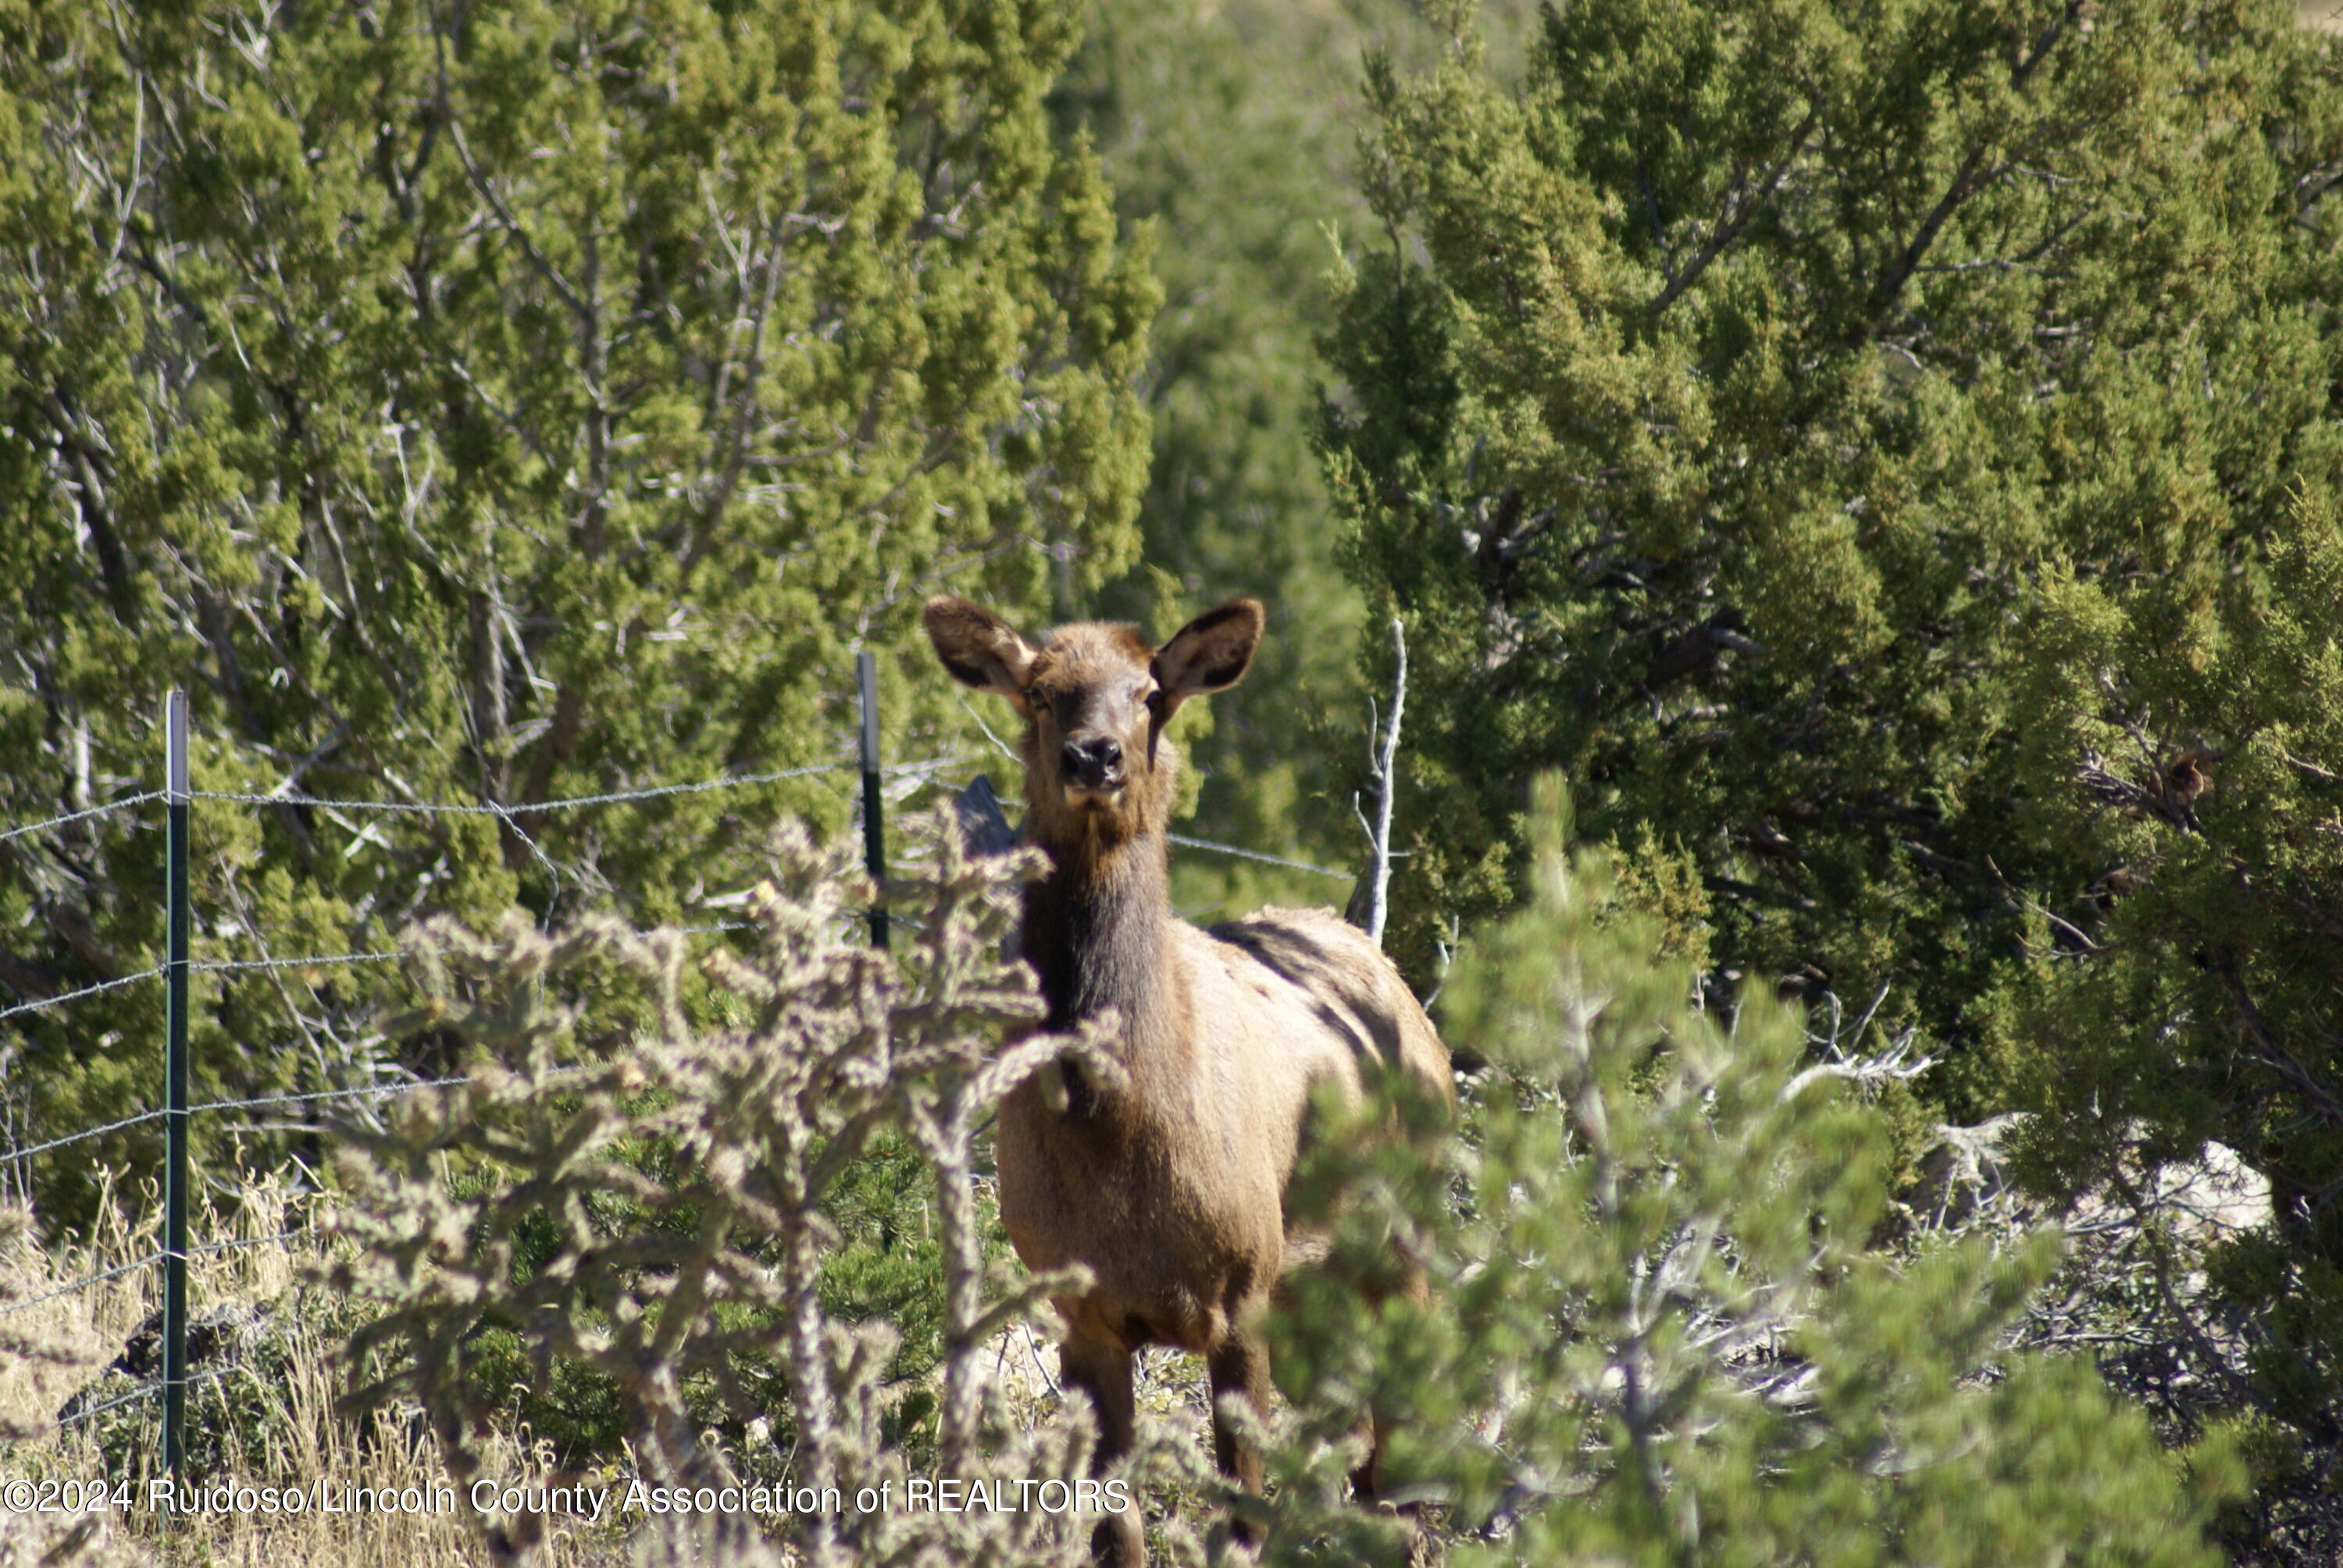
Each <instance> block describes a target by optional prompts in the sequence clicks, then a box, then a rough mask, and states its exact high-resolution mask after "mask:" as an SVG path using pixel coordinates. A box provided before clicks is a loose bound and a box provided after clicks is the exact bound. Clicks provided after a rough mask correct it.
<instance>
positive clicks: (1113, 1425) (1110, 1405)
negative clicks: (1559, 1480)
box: [1058, 1335, 1147, 1568]
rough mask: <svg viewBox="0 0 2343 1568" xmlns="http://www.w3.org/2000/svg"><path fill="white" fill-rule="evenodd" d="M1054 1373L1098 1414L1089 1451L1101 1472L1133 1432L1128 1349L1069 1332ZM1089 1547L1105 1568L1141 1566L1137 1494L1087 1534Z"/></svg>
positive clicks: (1124, 1449)
mask: <svg viewBox="0 0 2343 1568" xmlns="http://www.w3.org/2000/svg"><path fill="white" fill-rule="evenodd" d="M1058 1371H1059V1372H1060V1374H1061V1376H1062V1377H1063V1378H1064V1379H1065V1382H1066V1386H1067V1387H1068V1388H1070V1389H1080V1390H1081V1392H1083V1393H1085V1394H1087V1395H1088V1396H1089V1397H1090V1402H1091V1409H1092V1410H1094V1411H1096V1412H1098V1433H1099V1435H1098V1450H1097V1452H1095V1453H1093V1454H1092V1455H1091V1471H1092V1472H1093V1473H1100V1474H1103V1473H1105V1471H1106V1469H1107V1467H1108V1466H1109V1465H1111V1464H1112V1463H1113V1462H1115V1461H1117V1460H1119V1459H1121V1457H1122V1456H1123V1455H1125V1454H1127V1453H1129V1452H1131V1440H1132V1437H1133V1435H1134V1433H1135V1432H1136V1430H1137V1422H1138V1409H1137V1406H1136V1405H1135V1403H1134V1402H1133V1401H1132V1398H1131V1352H1129V1351H1126V1350H1118V1349H1116V1348H1115V1347H1114V1346H1112V1345H1101V1344H1093V1343H1092V1342H1090V1341H1088V1340H1084V1339H1078V1338H1075V1337H1073V1336H1072V1335H1069V1336H1067V1339H1066V1342H1065V1343H1063V1344H1062V1345H1061V1346H1059V1347H1058ZM1091 1552H1092V1553H1095V1554H1096V1556H1097V1558H1098V1560H1099V1562H1100V1563H1101V1564H1104V1565H1105V1568H1146V1563H1147V1533H1146V1531H1145V1530H1144V1529H1142V1528H1141V1524H1140V1519H1139V1500H1138V1499H1137V1498H1135V1497H1134V1498H1132V1499H1131V1501H1130V1503H1128V1504H1127V1505H1126V1506H1125V1507H1124V1508H1123V1510H1122V1511H1121V1513H1111V1514H1109V1515H1108V1516H1107V1517H1106V1518H1105V1519H1104V1520H1103V1521H1101V1523H1100V1524H1099V1527H1098V1529H1097V1531H1096V1532H1095V1533H1092V1535H1091Z"/></svg>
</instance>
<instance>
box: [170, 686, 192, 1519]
mask: <svg viewBox="0 0 2343 1568" xmlns="http://www.w3.org/2000/svg"><path fill="white" fill-rule="evenodd" d="M163 751H164V771H165V774H166V781H165V785H164V791H165V792H164V810H165V812H166V815H167V817H168V818H169V822H170V828H169V832H168V834H167V842H166V854H167V856H168V861H169V864H168V869H167V870H166V874H165V878H164V924H165V927H166V931H167V936H166V942H167V947H166V955H165V958H164V979H163V984H164V1030H165V1040H164V1046H163V1105H164V1112H165V1114H164V1118H163V1138H164V1155H163V1463H164V1466H165V1468H166V1469H167V1470H169V1471H170V1473H171V1479H172V1480H173V1481H174V1482H176V1481H177V1480H178V1479H179V1461H180V1456H181V1454H182V1453H183V1452H185V1438H186V1427H187V929H188V919H187V816H188V810H189V808H190V806H191V805H192V804H193V802H192V800H191V799H190V791H189V789H188V787H187V694H186V692H184V691H181V690H179V689H176V688H174V689H172V690H170V691H168V692H166V694H165V695H164V698H163Z"/></svg>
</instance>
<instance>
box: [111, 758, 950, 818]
mask: <svg viewBox="0 0 2343 1568" xmlns="http://www.w3.org/2000/svg"><path fill="white" fill-rule="evenodd" d="M959 760H960V759H959V758H957V757H932V758H928V759H924V760H922V761H918V762H895V763H890V764H889V765H888V766H887V767H885V768H882V769H880V772H882V773H918V772H923V771H926V770H929V769H936V768H944V767H949V766H950V764H952V763H954V762H957V761H959ZM856 766H857V765H856V764H855V763H852V762H821V763H816V764H814V765H812V766H810V767H806V768H789V769H782V770H781V771H780V772H778V773H741V774H736V775H734V776H732V777H730V778H726V779H702V780H701V781H699V783H696V784H658V785H653V786H650V787H649V788H647V789H613V790H608V791H605V792H603V793H601V794H598V795H568V796H564V797H562V798H561V799H558V800H525V801H518V802H515V803H513V804H511V805H505V804H501V803H498V804H487V803H478V804H475V803H468V802H457V801H443V800H345V799H337V798H328V797H327V796H323V795H287V794H281V793H277V794H267V795H255V794H249V793H246V792H244V791H241V790H234V789H197V790H196V791H195V792H194V796H193V798H194V799H197V800H219V801H226V802H229V803H233V804H238V805H246V806H316V807H319V808H321V809H332V810H342V811H389V812H398V813H405V814H407V815H412V816H423V817H498V818H511V817H522V816H528V815H532V814H534V813H537V812H541V811H566V810H569V809H572V808H575V807H580V806H618V805H624V804H626V803H628V802H629V801H634V800H657V799H662V798H664V797H667V796H670V795H701V794H706V793H707V792H708V791H709V790H711V789H748V788H749V787H750V786H753V785H758V784H778V783H780V782H781V781H782V780H784V779H809V778H811V777H813V776H814V775H816V774H820V773H850V772H852V771H854V769H855V768H856ZM155 798H156V797H153V796H148V797H146V799H155Z"/></svg>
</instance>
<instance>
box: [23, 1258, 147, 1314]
mask: <svg viewBox="0 0 2343 1568" xmlns="http://www.w3.org/2000/svg"><path fill="white" fill-rule="evenodd" d="M165 1256H166V1254H164V1253H162V1252H149V1253H147V1254H146V1256H145V1257H143V1258H139V1259H136V1260H134V1261H131V1262H127V1263H117V1264H116V1265H115V1266H114V1267H113V1268H111V1269H104V1270H100V1271H98V1272H96V1273H95V1274H92V1275H90V1276H89V1277H88V1278H86V1279H81V1280H75V1282H73V1283H72V1284H70V1285H60V1286H58V1287H57V1288H56V1289H55V1290H54V1291H45V1292H42V1293H41V1294H39V1295H37V1296H27V1297H25V1299H24V1300H23V1301H21V1302H9V1303H8V1304H7V1305H6V1306H5V1307H0V1318H5V1317H11V1316H13V1315H15V1313H17V1312H24V1311H25V1310H26V1309H27V1308H31V1307H37V1306H39V1305H40V1304H41V1303H42V1302H54V1301H55V1300H56V1299H57V1298H58V1297H60V1296H70V1295H73V1294H75V1292H81V1291H86V1290H88V1289H89V1288H90V1287H91V1286H92V1285H102V1284H104V1283H106V1281H108V1280H113V1279H119V1278H120V1277H121V1276H122V1275H124V1274H127V1273H132V1272H135V1271H137V1270H140V1269H143V1268H145V1267H146V1266H147V1265H148V1264H149V1263H159V1262H161V1261H163V1259H164V1257H165Z"/></svg>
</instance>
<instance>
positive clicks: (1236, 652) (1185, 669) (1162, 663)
mask: <svg viewBox="0 0 2343 1568" xmlns="http://www.w3.org/2000/svg"><path fill="white" fill-rule="evenodd" d="M1268 619H1269V617H1268V615H1267V614H1266V613H1265V612H1264V611H1263V610H1262V608H1261V600H1259V599H1257V598H1232V599H1231V600H1229V602H1228V603H1226V604H1224V605H1222V606H1221V607H1220V608H1218V609H1208V610H1206V611H1205V612H1204V613H1203V614H1202V615H1200V616H1198V617H1197V618H1195V619H1193V620H1192V621H1190V622H1189V623H1188V624H1187V625H1185V626H1183V627H1182V628H1180V629H1179V631H1178V633H1177V634H1175V635H1174V636H1173V637H1172V640H1171V641H1170V642H1167V643H1165V644H1164V645H1163V646H1162V647H1161V648H1157V649H1156V650H1155V684H1156V686H1157V687H1158V688H1159V689H1161V691H1162V694H1163V696H1162V716H1163V717H1164V718H1165V719H1169V718H1171V717H1172V709H1176V708H1178V707H1179V706H1180V704H1181V703H1182V702H1184V701H1186V700H1187V699H1189V698H1192V697H1201V696H1202V695H1203V694H1204V693H1205V692H1208V691H1225V690H1227V689H1229V688H1230V687H1232V686H1234V685H1235V684H1236V683H1237V682H1238V681H1240V680H1242V679H1243V678H1244V672H1245V667H1246V666H1247V665H1249V664H1251V663H1252V650H1253V649H1254V648H1257V647H1259V646H1260V645H1261V630H1262V626H1264V625H1265V624H1267V622H1268Z"/></svg>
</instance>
